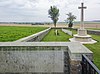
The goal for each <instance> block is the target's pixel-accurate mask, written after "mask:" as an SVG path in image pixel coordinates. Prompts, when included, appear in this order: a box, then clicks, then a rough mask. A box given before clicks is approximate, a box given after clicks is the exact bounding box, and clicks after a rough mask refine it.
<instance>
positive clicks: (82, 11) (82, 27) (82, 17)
mask: <svg viewBox="0 0 100 74" xmlns="http://www.w3.org/2000/svg"><path fill="white" fill-rule="evenodd" d="M86 8H87V7H84V3H81V7H78V9H81V26H80V28H81V29H84V9H86Z"/></svg>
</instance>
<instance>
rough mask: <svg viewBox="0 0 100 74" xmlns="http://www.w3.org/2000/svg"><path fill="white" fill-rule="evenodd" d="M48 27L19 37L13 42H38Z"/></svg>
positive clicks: (47, 30)
mask: <svg viewBox="0 0 100 74" xmlns="http://www.w3.org/2000/svg"><path fill="white" fill-rule="evenodd" d="M50 29H51V28H48V29H46V30H43V31H41V32H38V33H36V34H33V35H31V36H28V37H25V38H22V39H19V40H17V41H15V42H39V41H41V40H42V38H43V37H44V36H45V35H46V34H47V33H48V32H49V31H50Z"/></svg>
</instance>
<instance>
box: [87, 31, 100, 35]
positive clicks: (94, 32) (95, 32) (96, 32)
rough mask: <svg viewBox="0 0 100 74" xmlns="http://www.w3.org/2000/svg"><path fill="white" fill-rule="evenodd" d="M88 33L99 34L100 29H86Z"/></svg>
mask: <svg viewBox="0 0 100 74" xmlns="http://www.w3.org/2000/svg"><path fill="white" fill-rule="evenodd" d="M87 33H88V34H95V35H100V31H95V30H87Z"/></svg>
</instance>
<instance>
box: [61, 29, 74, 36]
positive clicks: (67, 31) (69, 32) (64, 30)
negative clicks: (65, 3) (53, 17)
mask: <svg viewBox="0 0 100 74" xmlns="http://www.w3.org/2000/svg"><path fill="white" fill-rule="evenodd" d="M62 31H63V32H65V33H67V34H69V35H70V36H72V35H73V33H72V31H69V30H66V29H62Z"/></svg>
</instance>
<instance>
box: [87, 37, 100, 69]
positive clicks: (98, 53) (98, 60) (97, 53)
mask: <svg viewBox="0 0 100 74" xmlns="http://www.w3.org/2000/svg"><path fill="white" fill-rule="evenodd" d="M92 38H93V39H95V40H97V41H98V42H97V43H95V44H85V46H86V47H87V48H89V49H90V50H91V51H92V52H93V57H94V63H95V64H96V65H97V67H98V68H99V69H100V35H92Z"/></svg>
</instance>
